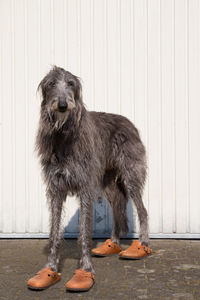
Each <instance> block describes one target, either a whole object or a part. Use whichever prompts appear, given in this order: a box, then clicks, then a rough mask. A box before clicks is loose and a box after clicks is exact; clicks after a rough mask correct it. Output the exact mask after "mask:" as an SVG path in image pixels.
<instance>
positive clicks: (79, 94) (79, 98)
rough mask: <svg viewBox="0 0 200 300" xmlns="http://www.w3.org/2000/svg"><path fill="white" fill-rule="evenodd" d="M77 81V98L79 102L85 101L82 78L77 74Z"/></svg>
mask: <svg viewBox="0 0 200 300" xmlns="http://www.w3.org/2000/svg"><path fill="white" fill-rule="evenodd" d="M76 81H77V89H76V93H75V100H76V101H77V102H81V103H82V102H83V99H82V84H81V79H80V78H79V77H77V76H76Z"/></svg>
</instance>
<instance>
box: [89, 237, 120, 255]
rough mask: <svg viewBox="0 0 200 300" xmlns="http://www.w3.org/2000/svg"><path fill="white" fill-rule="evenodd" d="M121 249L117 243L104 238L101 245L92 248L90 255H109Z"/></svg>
mask: <svg viewBox="0 0 200 300" xmlns="http://www.w3.org/2000/svg"><path fill="white" fill-rule="evenodd" d="M120 251H122V249H121V248H120V247H119V245H117V244H114V243H112V241H111V239H108V240H106V241H105V242H104V243H103V245H101V246H99V247H97V248H94V249H92V255H94V256H109V255H112V254H116V253H119V252H120Z"/></svg>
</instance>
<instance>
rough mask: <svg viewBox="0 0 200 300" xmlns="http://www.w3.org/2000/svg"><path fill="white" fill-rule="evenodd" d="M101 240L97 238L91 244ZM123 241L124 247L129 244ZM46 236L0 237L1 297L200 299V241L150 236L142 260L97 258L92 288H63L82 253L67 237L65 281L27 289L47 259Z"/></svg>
mask: <svg viewBox="0 0 200 300" xmlns="http://www.w3.org/2000/svg"><path fill="white" fill-rule="evenodd" d="M101 242H102V240H94V241H93V246H96V245H99V244H100V243H101ZM130 243H131V241H130V240H122V244H121V246H122V248H123V249H126V248H127V247H128V245H130ZM47 244H48V241H47V240H36V239H33V240H28V239H27V240H0V260H1V263H0V300H7V299H9V300H15V299H20V300H29V299H30V300H40V299H45V300H51V299H52V300H56V299H60V300H61V299H62V300H63V299H95V300H100V299H109V300H111V299H152V300H156V299H160V300H165V299H181V300H183V299H196V300H200V241H190V240H187V241H185V240H151V248H152V249H153V254H152V255H151V256H149V257H148V258H145V259H143V260H138V261H133V260H121V259H119V258H118V256H117V255H115V256H112V257H106V258H93V264H94V267H95V270H96V283H95V285H94V286H93V288H92V289H91V290H90V291H89V292H84V293H70V292H66V290H65V283H66V281H68V280H69V279H70V278H71V277H72V275H73V272H74V270H75V269H76V266H77V261H78V257H79V253H78V246H77V241H76V240H70V239H69V240H65V241H64V245H63V251H62V259H61V264H60V271H61V272H62V278H61V280H60V281H59V282H58V283H57V284H55V285H54V286H51V287H50V288H48V289H46V290H44V291H32V290H29V289H27V287H26V281H27V279H29V278H30V277H32V276H33V275H34V274H35V273H36V272H37V271H39V270H40V269H41V268H42V267H43V266H44V264H45V262H46V256H47Z"/></svg>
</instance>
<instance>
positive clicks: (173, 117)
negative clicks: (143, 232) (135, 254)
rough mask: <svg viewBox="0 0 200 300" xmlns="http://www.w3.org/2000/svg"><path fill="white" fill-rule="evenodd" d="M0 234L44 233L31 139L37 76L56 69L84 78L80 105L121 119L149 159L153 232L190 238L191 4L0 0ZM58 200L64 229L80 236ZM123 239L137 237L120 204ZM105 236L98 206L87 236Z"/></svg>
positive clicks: (195, 75)
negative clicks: (130, 127)
mask: <svg viewBox="0 0 200 300" xmlns="http://www.w3.org/2000/svg"><path fill="white" fill-rule="evenodd" d="M0 22H1V24H0V34H1V49H0V51H1V53H0V54H1V57H0V59H1V62H0V66H1V73H0V143H1V144H0V156H1V160H0V192H1V194H0V237H15V236H16V237H17V236H18V237H25V236H27V237H30V236H41V237H42V236H46V233H47V232H48V230H49V229H48V211H47V206H46V202H45V195H44V194H45V193H44V186H43V184H42V181H41V176H40V171H39V164H38V161H37V158H36V155H35V154H34V140H35V133H36V128H37V123H38V117H39V106H40V99H39V96H38V95H36V89H37V85H38V83H39V81H40V80H41V79H42V77H43V76H44V75H45V73H46V72H47V71H48V70H49V68H50V66H51V65H53V64H56V65H58V66H62V67H64V68H65V69H67V70H69V71H71V72H73V73H75V74H76V75H78V76H80V77H81V78H82V80H83V96H84V102H85V103H86V105H87V107H88V109H90V110H98V111H107V112H113V113H121V114H123V115H125V116H127V117H128V118H130V119H131V120H132V121H133V122H134V123H135V125H136V126H137V127H138V128H139V130H140V132H141V136H142V139H143V141H144V143H145V145H146V148H147V153H148V165H149V170H148V173H149V174H148V181H147V184H146V189H145V194H144V202H145V205H146V207H147V209H148V212H149V222H150V233H151V236H152V237H200V178H199V174H200V171H199V170H200V1H199V0H190V1H188V0H34V1H33V0H0ZM78 207H79V205H78V202H77V201H76V200H75V199H68V200H67V207H66V216H65V224H66V228H65V231H66V233H67V236H75V235H76V234H77V232H78V218H79V211H78ZM128 215H129V236H132V235H133V234H134V233H135V232H137V230H138V225H137V221H136V218H135V210H132V207H131V204H130V203H129V205H128ZM110 230H111V217H110V214H109V207H108V205H107V204H105V202H104V201H103V202H102V203H99V204H98V203H96V206H95V211H94V233H95V235H96V236H106V235H108V234H109V231H110Z"/></svg>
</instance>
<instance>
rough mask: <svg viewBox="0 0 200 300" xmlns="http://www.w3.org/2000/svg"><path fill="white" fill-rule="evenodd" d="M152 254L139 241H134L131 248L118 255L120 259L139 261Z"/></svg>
mask: <svg viewBox="0 0 200 300" xmlns="http://www.w3.org/2000/svg"><path fill="white" fill-rule="evenodd" d="M151 253H152V250H151V249H150V248H148V247H146V246H144V245H142V244H141V242H140V241H134V242H133V243H132V244H131V246H130V247H129V248H128V249H126V250H124V251H121V252H120V253H119V257H120V258H125V259H141V258H143V257H145V256H148V255H150V254H151Z"/></svg>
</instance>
